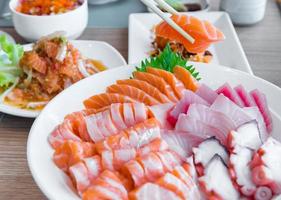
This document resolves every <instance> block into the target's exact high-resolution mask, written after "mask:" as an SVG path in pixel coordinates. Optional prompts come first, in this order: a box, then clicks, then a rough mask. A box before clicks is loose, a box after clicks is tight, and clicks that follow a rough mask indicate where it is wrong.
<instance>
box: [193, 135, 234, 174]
mask: <svg viewBox="0 0 281 200" xmlns="http://www.w3.org/2000/svg"><path fill="white" fill-rule="evenodd" d="M192 151H193V157H194V164H195V166H196V170H197V171H198V174H199V175H202V174H203V173H204V172H203V170H204V169H205V168H206V167H207V165H208V164H209V162H210V161H211V160H212V158H213V157H214V156H215V155H218V156H220V158H221V159H222V160H223V162H224V163H225V164H228V160H229V159H228V157H229V154H228V151H227V150H226V147H225V146H223V145H222V144H221V142H220V141H219V140H217V139H216V138H215V137H210V138H208V139H206V140H205V141H204V142H202V143H201V144H199V145H198V147H194V148H193V149H192Z"/></svg>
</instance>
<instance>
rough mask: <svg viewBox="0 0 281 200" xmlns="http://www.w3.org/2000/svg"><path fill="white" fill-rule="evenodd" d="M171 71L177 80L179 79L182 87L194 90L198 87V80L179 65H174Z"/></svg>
mask: <svg viewBox="0 0 281 200" xmlns="http://www.w3.org/2000/svg"><path fill="white" fill-rule="evenodd" d="M173 73H174V75H175V76H176V78H177V79H178V80H180V81H181V82H182V83H183V84H184V87H185V88H186V89H188V90H191V91H193V92H195V91H196V90H197V89H198V82H197V80H196V79H195V78H194V77H193V76H192V74H191V73H190V72H189V71H188V70H186V69H185V68H183V67H181V66H175V67H174V69H173Z"/></svg>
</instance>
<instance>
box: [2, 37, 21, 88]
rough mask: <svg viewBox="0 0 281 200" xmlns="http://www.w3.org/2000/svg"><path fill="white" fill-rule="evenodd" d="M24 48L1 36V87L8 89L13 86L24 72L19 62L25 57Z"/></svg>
mask: <svg viewBox="0 0 281 200" xmlns="http://www.w3.org/2000/svg"><path fill="white" fill-rule="evenodd" d="M23 52H24V51H23V47H22V46H21V45H18V44H13V43H10V42H9V41H8V40H7V37H6V36H5V35H0V87H1V88H4V89H6V88H7V87H9V86H10V85H11V84H13V83H14V82H15V80H16V78H17V77H18V76H20V75H21V73H22V70H21V69H20V67H19V60H20V59H21V57H22V56H23Z"/></svg>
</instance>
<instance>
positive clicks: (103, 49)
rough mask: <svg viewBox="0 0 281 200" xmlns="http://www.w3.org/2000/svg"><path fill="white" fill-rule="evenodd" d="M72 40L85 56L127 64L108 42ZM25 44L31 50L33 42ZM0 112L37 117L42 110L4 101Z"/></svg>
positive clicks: (110, 64) (110, 65) (115, 64)
mask: <svg viewBox="0 0 281 200" xmlns="http://www.w3.org/2000/svg"><path fill="white" fill-rule="evenodd" d="M70 42H71V43H72V44H73V45H74V46H75V47H76V48H77V49H79V51H80V52H81V53H82V55H83V56H84V57H87V58H93V59H95V60H100V61H102V62H103V63H104V65H105V66H106V67H108V68H110V69H111V68H115V67H119V66H123V65H126V64H127V63H126V61H125V59H124V58H123V56H122V55H121V54H120V53H119V52H118V51H117V50H116V49H115V48H114V47H112V46H111V45H109V44H108V43H106V42H102V41H92V40H73V41H70ZM23 46H24V50H25V51H28V50H31V48H32V44H26V45H23ZM0 112H3V113H6V114H10V115H15V116H19V117H29V118H35V117H37V116H38V115H39V113H40V111H33V110H27V109H20V108H17V107H14V106H10V105H6V104H3V103H0Z"/></svg>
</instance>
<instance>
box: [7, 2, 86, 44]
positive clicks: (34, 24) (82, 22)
mask: <svg viewBox="0 0 281 200" xmlns="http://www.w3.org/2000/svg"><path fill="white" fill-rule="evenodd" d="M18 2H19V0H11V1H10V4H9V6H10V10H11V11H12V15H13V23H14V26H15V29H16V31H17V32H18V34H19V35H21V36H22V37H23V38H24V39H25V40H27V41H35V40H38V39H39V38H40V37H42V36H46V35H48V34H51V33H53V32H56V31H65V32H66V37H68V38H70V39H75V38H77V37H79V36H80V35H81V34H82V32H83V31H84V29H85V28H86V26H87V23H88V3H87V0H84V2H83V4H82V5H81V6H79V7H78V8H76V9H75V10H71V11H68V12H66V13H62V14H57V15H44V16H37V15H27V14H23V13H20V12H18V11H17V10H16V7H17V5H18Z"/></svg>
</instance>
